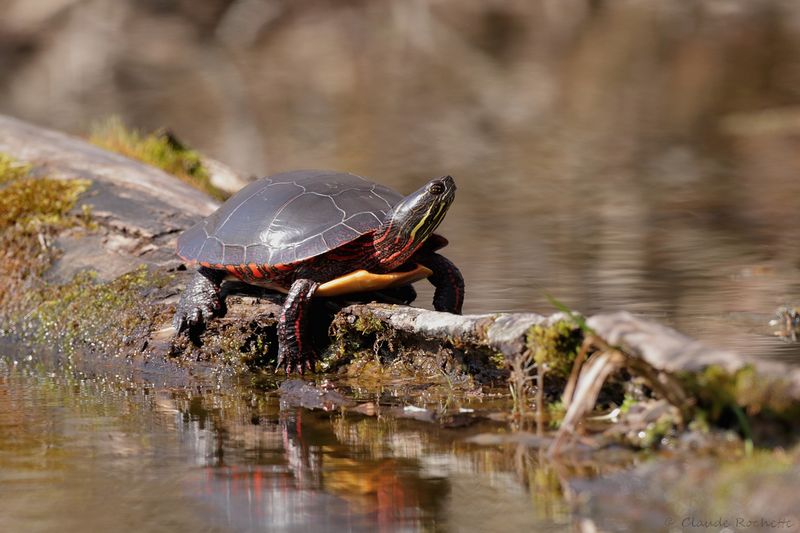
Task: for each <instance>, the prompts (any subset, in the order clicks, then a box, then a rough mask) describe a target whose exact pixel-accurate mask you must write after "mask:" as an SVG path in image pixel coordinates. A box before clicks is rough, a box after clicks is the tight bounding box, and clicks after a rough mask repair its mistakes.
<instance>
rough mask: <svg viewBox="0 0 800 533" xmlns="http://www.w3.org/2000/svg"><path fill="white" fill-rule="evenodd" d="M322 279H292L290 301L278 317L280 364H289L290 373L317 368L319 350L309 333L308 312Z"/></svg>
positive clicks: (286, 366) (288, 370)
mask: <svg viewBox="0 0 800 533" xmlns="http://www.w3.org/2000/svg"><path fill="white" fill-rule="evenodd" d="M318 286H319V284H318V283H316V282H314V281H311V280H310V279H298V280H296V281H295V282H294V283H292V287H291V288H290V289H289V294H288V295H287V296H286V302H285V303H284V304H283V310H282V311H281V316H280V319H279V320H278V367H279V368H280V367H282V366H283V367H285V368H286V373H287V374H289V373H291V372H293V371H297V372H300V373H301V374H302V373H303V370H313V369H314V363H316V361H317V354H316V353H315V352H314V347H313V346H312V345H311V336H310V335H308V334H307V332H306V329H307V326H308V314H309V311H310V310H311V305H310V304H311V297H312V296H313V295H314V291H316V290H317V287H318Z"/></svg>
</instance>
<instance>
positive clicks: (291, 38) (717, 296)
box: [0, 0, 800, 359]
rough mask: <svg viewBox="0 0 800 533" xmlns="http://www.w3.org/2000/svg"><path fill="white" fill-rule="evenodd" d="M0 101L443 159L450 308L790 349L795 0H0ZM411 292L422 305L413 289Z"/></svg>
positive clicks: (407, 171) (72, 114)
mask: <svg viewBox="0 0 800 533" xmlns="http://www.w3.org/2000/svg"><path fill="white" fill-rule="evenodd" d="M0 12H1V13H3V16H2V17H1V18H0V112H1V113H5V114H9V115H13V116H16V117H20V118H22V119H26V120H29V121H32V122H34V123H37V124H40V125H44V126H49V127H52V128H56V129H60V130H65V131H67V132H71V133H74V134H79V135H86V134H87V133H88V132H89V130H90V127H91V124H93V123H94V122H96V121H98V120H102V119H105V118H107V117H109V116H111V115H117V116H119V117H121V118H122V119H123V121H124V122H125V123H126V124H128V125H129V126H131V127H134V128H137V129H141V130H143V131H150V130H155V129H157V128H161V127H167V128H169V129H170V130H171V131H172V132H174V133H175V134H176V135H177V137H178V138H180V139H181V140H182V141H184V142H185V143H187V144H189V145H191V146H193V147H195V148H197V149H198V150H200V151H202V152H204V153H205V154H207V155H209V156H211V157H213V158H216V159H218V160H220V161H222V162H224V163H226V164H228V165H230V166H231V167H233V168H234V169H237V170H238V171H239V172H241V173H243V174H244V175H252V176H261V175H267V174H270V173H275V172H278V171H281V170H286V169H294V168H334V169H341V170H348V171H352V172H355V173H359V174H362V175H366V176H369V177H372V178H373V179H375V180H376V181H380V182H382V183H385V184H387V185H389V186H392V187H394V188H396V189H398V190H399V191H401V192H410V191H411V190H414V189H416V188H417V187H419V186H420V184H421V183H423V182H424V181H425V180H427V179H428V178H429V177H431V176H435V175H441V174H452V175H453V176H454V177H455V178H456V180H457V182H458V185H459V193H458V197H457V200H456V202H455V204H454V206H453V208H452V209H451V213H450V214H449V215H448V218H447V219H446V220H445V222H444V224H443V227H442V232H443V233H444V234H445V235H447V236H448V238H449V239H450V241H451V245H450V247H449V248H448V249H447V250H446V253H447V255H448V256H449V257H450V258H451V259H452V260H453V261H454V262H455V263H456V264H458V265H459V266H460V267H461V269H462V270H463V272H464V275H465V278H466V281H467V290H468V293H467V301H466V306H465V311H466V312H486V311H518V310H534V311H538V312H551V311H552V310H553V308H552V306H551V304H550V303H548V301H547V298H546V295H547V294H551V295H552V296H554V297H556V298H558V299H559V300H561V301H562V302H564V303H565V304H566V305H568V306H570V307H573V308H575V309H576V310H579V311H581V312H584V313H594V312H597V311H601V310H617V309H626V310H630V311H634V312H638V313H643V314H645V315H647V316H651V317H654V318H657V319H659V320H661V321H665V322H667V323H670V324H672V325H674V326H676V327H678V328H679V329H681V330H682V331H684V332H687V333H689V334H691V335H694V336H698V337H701V338H703V339H706V340H710V341H712V342H714V343H715V344H718V345H722V346H727V347H732V348H736V349H739V350H740V351H745V352H749V353H754V354H758V355H764V354H766V355H771V356H778V357H787V358H795V359H798V356H797V354H796V353H795V351H794V350H793V349H792V348H791V347H789V346H788V345H784V344H781V342H780V341H779V340H777V339H775V338H773V337H772V336H771V332H770V330H769V328H768V326H767V325H766V322H767V320H768V319H769V318H770V315H771V314H772V312H773V311H774V309H775V308H776V307H777V306H778V305H781V304H786V303H792V302H793V301H794V302H796V301H797V300H798V299H799V298H800V291H799V290H798V289H800V286H799V285H798V279H799V275H800V272H799V271H798V267H799V266H800V250H798V246H797V245H796V242H797V238H796V236H795V235H794V230H795V228H794V222H795V220H794V219H795V217H796V216H797V213H798V207H800V194H798V193H800V180H798V179H797V178H798V176H800V2H797V1H796V0H758V1H756V0H753V1H748V0H697V1H690V0H687V1H683V2H675V1H672V0H653V1H646V2H644V1H635V0H617V1H601V0H539V1H530V0H524V1H523V0H518V1H513V0H510V1H499V0H496V1H492V0H386V1H375V0H372V1H369V0H327V1H326V0H203V1H189V0H36V1H35V2H32V1H30V0H0ZM429 301H430V293H429V291H426V292H425V293H424V294H422V295H421V296H420V300H419V303H420V304H423V305H429Z"/></svg>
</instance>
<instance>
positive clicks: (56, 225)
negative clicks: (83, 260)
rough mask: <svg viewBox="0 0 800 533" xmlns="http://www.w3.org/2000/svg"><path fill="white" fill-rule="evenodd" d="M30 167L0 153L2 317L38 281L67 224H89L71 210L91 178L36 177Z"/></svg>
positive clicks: (85, 214) (85, 217) (86, 218)
mask: <svg viewBox="0 0 800 533" xmlns="http://www.w3.org/2000/svg"><path fill="white" fill-rule="evenodd" d="M29 171H30V167H29V166H28V165H26V164H23V163H18V162H16V161H15V160H14V159H13V158H11V157H9V156H7V155H3V154H0V316H8V315H9V314H11V313H13V312H14V311H15V310H18V309H19V307H20V306H21V305H22V302H23V300H25V299H26V298H28V297H29V296H30V295H29V292H30V290H31V289H35V288H36V287H37V286H38V284H39V279H38V278H39V276H40V275H41V273H42V272H44V270H45V269H47V267H49V266H50V264H51V263H52V261H53V259H54V258H55V257H56V255H57V251H56V250H55V249H54V248H53V247H52V246H51V245H50V241H51V240H52V239H53V238H54V237H55V236H56V235H57V234H58V233H59V232H61V231H63V230H64V229H66V228H71V227H76V226H81V225H83V226H86V225H87V223H88V222H89V215H88V213H87V212H84V213H82V214H80V215H76V214H72V213H71V211H72V209H73V208H74V207H75V204H76V202H77V201H78V198H79V197H80V195H81V194H82V193H83V192H85V191H86V190H87V189H88V188H89V186H90V185H91V182H90V181H88V180H83V179H75V180H54V179H49V178H38V179H37V178H33V177H30V175H29Z"/></svg>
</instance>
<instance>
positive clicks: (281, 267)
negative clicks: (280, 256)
mask: <svg viewBox="0 0 800 533" xmlns="http://www.w3.org/2000/svg"><path fill="white" fill-rule="evenodd" d="M274 267H275V268H276V269H278V270H280V271H281V272H286V271H287V270H291V269H292V267H291V266H289V265H285V264H283V263H278V264H277V265H274Z"/></svg>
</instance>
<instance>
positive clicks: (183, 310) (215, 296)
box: [172, 267, 225, 335]
mask: <svg viewBox="0 0 800 533" xmlns="http://www.w3.org/2000/svg"><path fill="white" fill-rule="evenodd" d="M224 277H225V273H224V272H222V271H221V270H214V269H211V268H205V267H203V268H200V269H199V270H198V271H197V273H196V274H195V275H194V277H193V278H192V279H191V280H190V281H189V284H188V285H186V289H184V291H183V294H181V299H180V301H179V302H178V308H177V309H176V310H175V316H174V317H172V325H173V326H174V327H175V331H177V332H178V333H180V332H181V331H183V330H188V332H189V334H190V335H192V334H195V333H197V332H198V331H200V330H202V329H203V327H204V326H205V323H206V322H207V321H208V320H210V319H211V318H212V317H213V316H214V315H217V314H222V313H224V311H225V303H224V301H223V299H222V298H221V297H220V285H221V284H222V280H223V278H224Z"/></svg>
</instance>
